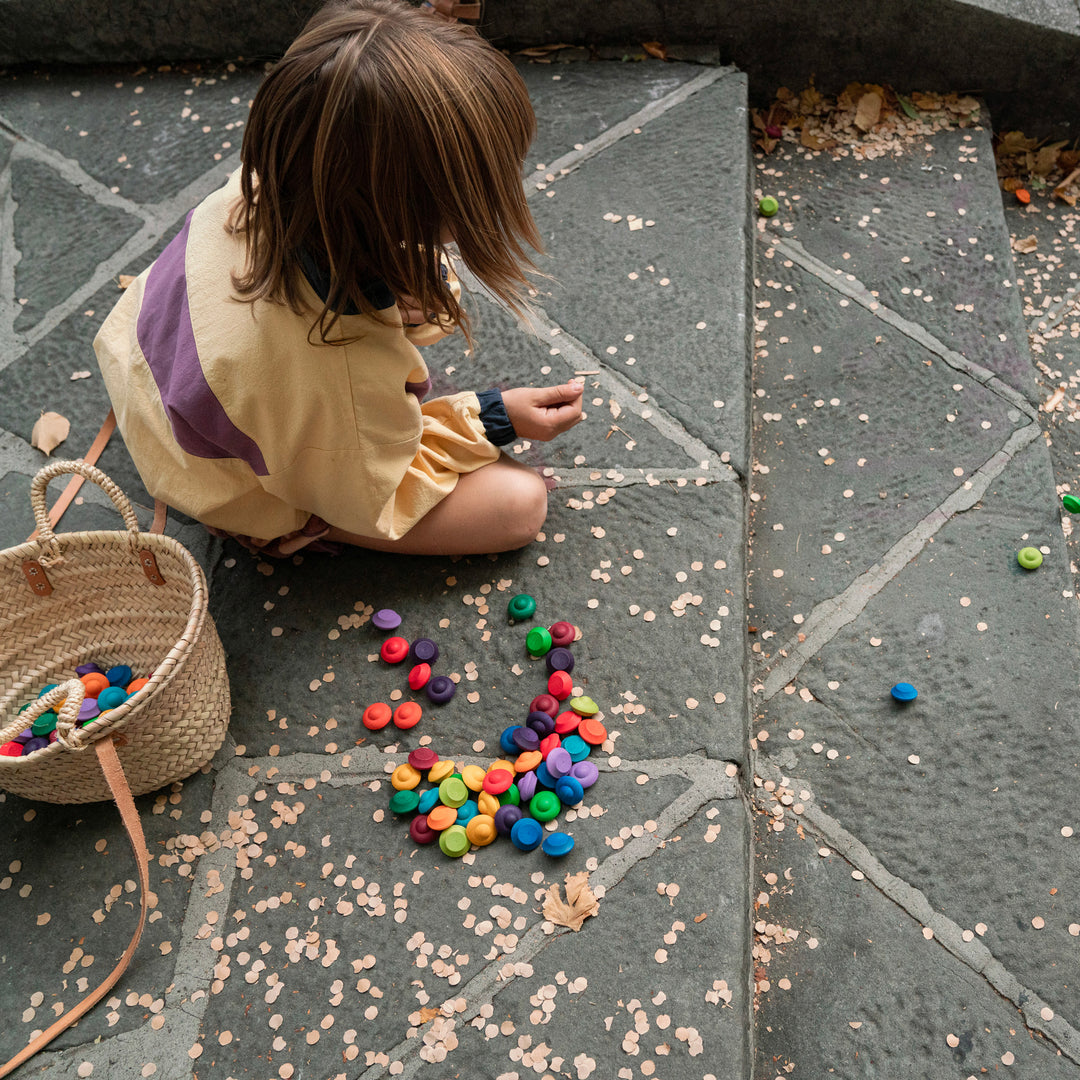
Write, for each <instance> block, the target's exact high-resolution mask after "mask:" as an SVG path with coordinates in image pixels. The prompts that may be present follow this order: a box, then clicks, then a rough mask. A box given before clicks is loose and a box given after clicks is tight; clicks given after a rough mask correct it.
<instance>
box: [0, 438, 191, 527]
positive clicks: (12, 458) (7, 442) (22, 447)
mask: <svg viewBox="0 0 1080 1080" xmlns="http://www.w3.org/2000/svg"><path fill="white" fill-rule="evenodd" d="M75 453H76V451H75V449H74V448H72V450H71V456H75ZM58 460H63V459H62V458H60V457H54V458H48V457H45V455H43V454H42V452H41V451H40V450H36V449H35V448H34V447H32V446H31V445H30V444H29V443H28V442H27V441H26V440H25V439H24V438H22V437H21V436H19V435H16V434H14V433H13V432H10V431H5V430H4V429H3V428H0V476H3V475H4V474H5V473H9V472H18V473H23V474H25V475H26V478H27V484H26V501H27V503H28V504H29V502H30V481H31V480H32V479H33V477H34V476H36V475H37V473H38V472H40V471H41V469H43V468H44V467H45V466H46V465H48V464H50V463H52V462H55V461H58ZM54 483H58V482H57V481H54ZM57 490H59V486H58V488H57ZM55 493H56V491H54V494H55ZM79 498H80V499H82V500H83V501H84V502H92V503H94V504H95V505H97V506H108V507H112V508H113V509H114V510H115V509H116V508H115V506H114V505H113V501H112V499H110V498H109V496H108V495H106V494H105V492H104V491H103V490H102V489H101V488H100V487H98V485H97V484H93V483H91V484H84V485H83V487H81V488H80V489H79ZM131 506H132V509H133V510H134V511H135V513H136V515H138V516H139V519H140V522H139V523H140V526H141V527H142V528H145V529H149V527H150V522H151V520H152V519H153V515H154V511H153V507H145V506H141V505H138V504H136V503H132V504H131ZM121 527H122V521H121V519H120V517H119V514H118V515H117V528H118V529H119V528H121ZM58 535H62V534H58ZM169 535H172V533H171V532H170V534H169Z"/></svg>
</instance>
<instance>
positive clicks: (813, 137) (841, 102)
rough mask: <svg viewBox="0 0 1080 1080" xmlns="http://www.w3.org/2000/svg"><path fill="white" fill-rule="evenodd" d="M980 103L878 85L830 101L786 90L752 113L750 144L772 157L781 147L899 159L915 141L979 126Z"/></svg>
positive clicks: (855, 86)
mask: <svg viewBox="0 0 1080 1080" xmlns="http://www.w3.org/2000/svg"><path fill="white" fill-rule="evenodd" d="M980 108H981V106H980V103H979V101H978V100H977V99H976V98H973V97H970V96H968V95H966V94H955V93H954V94H924V93H921V92H916V93H913V94H911V95H909V96H905V95H904V94H898V93H897V92H896V91H895V90H893V89H892V87H890V86H882V85H879V84H877V83H857V82H855V83H850V84H849V85H848V86H846V87H845V88H844V89H843V90H842V91H841V92H840V93H839V94H838V95H837V96H836V97H835V98H831V97H828V96H826V95H825V94H822V93H821V92H820V91H819V90H818V89H817V88H816V87H815V86H814V84H813V80H811V82H810V85H809V86H808V87H807V88H806V89H805V90H803V91H802V92H801V93H798V94H796V93H795V92H794V91H792V90H790V89H788V88H787V87H786V86H782V87H780V89H779V90H777V92H776V100H775V101H774V102H773V103H772V105H770V106H769V108H768V109H765V110H761V109H752V110H751V113H750V116H751V122H752V124H753V130H754V135H755V145H756V146H757V147H758V148H759V149H761V150H763V151H764V152H765V153H766V154H771V153H772V152H773V150H775V149H776V148H777V146H779V145H780V144H781V143H785V144H789V145H790V144H792V143H794V144H796V145H798V146H801V147H802V148H803V149H804V150H809V151H812V152H827V153H834V154H836V155H838V156H839V155H844V154H847V153H851V154H853V155H854V156H855V157H858V158H865V159H867V160H870V159H873V158H878V157H883V156H885V155H886V154H897V155H898V154H902V153H903V152H904V151H905V149H907V146H908V144H909V140H911V139H912V138H913V137H915V136H925V135H931V134H933V133H934V132H937V131H942V130H945V129H948V128H953V127H969V126H971V125H973V124H977V123H978V122H979V116H980Z"/></svg>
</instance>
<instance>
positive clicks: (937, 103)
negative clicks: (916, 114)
mask: <svg viewBox="0 0 1080 1080" xmlns="http://www.w3.org/2000/svg"><path fill="white" fill-rule="evenodd" d="M911 103H912V104H913V105H914V106H915V108H916V109H922V111H923V112H936V111H937V110H938V109H940V108H941V98H940V97H938V95H937V94H924V93H922V92H921V91H919V90H916V91H915V93H913V94H912V95H911Z"/></svg>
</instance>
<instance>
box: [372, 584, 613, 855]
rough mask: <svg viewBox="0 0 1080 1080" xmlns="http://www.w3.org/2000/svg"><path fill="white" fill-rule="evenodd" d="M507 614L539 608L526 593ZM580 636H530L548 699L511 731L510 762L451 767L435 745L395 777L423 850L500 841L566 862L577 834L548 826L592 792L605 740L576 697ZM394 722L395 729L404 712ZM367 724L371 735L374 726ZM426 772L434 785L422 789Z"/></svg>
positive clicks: (566, 628) (586, 702) (505, 741)
mask: <svg viewBox="0 0 1080 1080" xmlns="http://www.w3.org/2000/svg"><path fill="white" fill-rule="evenodd" d="M508 611H509V614H510V617H511V618H512V619H513V620H515V621H519V620H522V619H527V618H530V617H531V616H532V615H533V614H534V613H535V611H536V601H535V600H534V599H533V598H532V597H531V596H527V595H526V594H520V595H518V596H515V597H514V598H513V599H512V600H511V601H510V604H509V606H508ZM577 636H578V631H577V628H576V627H574V626H573V625H571V624H570V623H567V622H557V623H555V624H554V625H553V626H552V627H550V629H548V628H545V627H541V626H537V627H533V628H532V629H530V630H529V632H528V635H527V637H526V640H525V647H526V649H527V650H528V652H529V654H530V655H531V656H533V657H534V658H536V659H540V658H543V659H544V661H545V665H546V668H547V672H548V680H547V692H546V693H543V694H539V695H537V696H536V697H535V698H533V700H532V702H531V704H530V705H529V714H528V716H527V718H526V720H525V723H524V724H514V725H511V726H510V727H508V728H506V729H505V730H504V731H503V733H502V734H501V735H500V736H499V748H500V749H501V750H502V752H503V753H504V754H505V755H506V757H505V758H500V759H499V760H497V761H493V762H492V763H491V764H490V765H488V766H487V768H482V767H481V766H479V765H465V766H462V767H460V768H458V767H457V766H456V765H455V764H454V762H453V761H448V760H441V759H440V758H439V755H438V754H437V753H436V752H435V751H434V750H432V749H431V748H430V747H427V746H421V747H418V748H417V749H415V750H413V751H412V752H411V753H410V754H409V756H408V760H407V762H406V763H404V764H402V765H399V766H398V767H397V768H396V769H395V770H394V772H393V774H392V775H391V777H390V783H391V785H392V787H393V788H394V794H393V795H392V796H391V798H390V810H391V811H392V812H393V813H395V814H415V815H416V816H415V817H414V818H413V819H412V822H411V823H410V825H409V836H410V837H411V838H412V839H413V841H414V842H415V843H417V844H431V843H434V842H435V841H438V844H439V847H440V849H441V850H442V852H443V853H444V854H445V855H448V856H450V857H452V858H457V857H460V856H462V855H464V854H465V853H466V852H467V851H468V850H469V849H470V848H471V847H473V846H476V847H485V846H487V845H488V844H490V843H492V842H493V841H494V840H495V839H496V838H497V837H500V836H503V837H509V838H510V842H511V843H512V844H513V845H514V847H516V848H518V850H520V851H534V850H535V849H536V848H538V847H539V848H541V850H543V852H544V853H545V854H546V855H551V856H560V855H566V854H568V853H569V852H570V851H571V850H572V849H573V847H574V839H573V837H572V836H569V835H568V834H567V833H563V832H547V835H546V836H545V831H546V830H545V825H546V824H547V823H548V822H550V821H553V820H554V819H555V818H557V817H558V815H559V813H560V812H561V811H562V809H563V807H564V806H578V805H579V804H580V803H581V802H582V801H583V799H584V798H585V791H586V789H588V788H590V787H592V785H593V784H595V783H596V780H597V776H598V775H599V771H598V770H597V767H596V766H595V765H594V764H593V763H592V762H591V761H588V760H587V759H588V756H589V753H590V751H591V750H592V748H593V747H594V746H599V745H601V744H602V743H603V742H604V740H605V739H606V738H607V729H606V728H605V727H604V725H603V724H602V723H601V722H600V720H599V718H598V717H597V714H598V713H599V711H600V709H599V706H598V705H597V704H596V702H594V701H593V700H592V699H591V698H588V697H585V696H580V697H573V696H572V695H573V691H574V681H573V679H572V678H571V677H570V672H571V671H572V670H573V668H574V655H573V653H572V652H571V651H570V649H569V647H568V646H569V645H570V644H572V643H573V642H574V641H575V640H576V639H577ZM391 640H392V639H391ZM421 640H426V639H421ZM414 644H415V643H414ZM406 645H407V643H406ZM395 648H397V647H395ZM410 685H412V676H411V675H410ZM451 685H453V684H452V683H451ZM563 702H565V703H566V708H564V707H563V704H562V703H563ZM405 704H414V703H410V702H407V703H405ZM369 708H371V706H369ZM384 708H386V706H384ZM398 708H399V710H400V709H401V708H402V706H399V707H398ZM365 716H366V711H365ZM394 718H395V722H397V717H396V712H395V715H394ZM417 719H419V716H417ZM413 722H414V723H415V721H413ZM364 723H365V724H367V726H369V727H370V724H368V722H367V720H366V719H365V721H364ZM398 726H399V727H406V726H412V725H411V724H400V723H399V724H398ZM425 773H426V774H427V775H426V780H427V783H428V785H431V786H428V787H424V788H421V784H422V783H423V781H424V779H425V775H424V774H425Z"/></svg>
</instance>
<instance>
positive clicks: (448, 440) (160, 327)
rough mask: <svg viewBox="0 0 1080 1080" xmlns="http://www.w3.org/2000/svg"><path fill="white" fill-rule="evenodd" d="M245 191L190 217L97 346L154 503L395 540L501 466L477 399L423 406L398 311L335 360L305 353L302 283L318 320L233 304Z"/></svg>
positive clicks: (317, 348) (354, 319)
mask: <svg viewBox="0 0 1080 1080" xmlns="http://www.w3.org/2000/svg"><path fill="white" fill-rule="evenodd" d="M239 190H240V188H239V178H238V175H234V177H233V178H232V179H231V180H230V181H229V183H228V184H226V185H225V187H223V188H222V189H220V190H219V191H217V192H215V193H214V194H212V195H210V196H209V197H208V198H207V199H206V200H205V201H204V202H203V203H201V204H200V205H199V206H198V207H196V209H195V210H193V211H192V212H191V214H190V215H189V217H188V220H187V223H186V224H185V226H184V228H183V229H182V230H181V232H180V233H179V234H178V235H177V236H176V237H175V238H174V239H173V240H172V241H171V243H170V244H169V245H168V246H167V247H166V249H165V250H164V251H163V252H162V253H161V255H160V256H159V258H158V259H157V260H156V261H155V262H154V263H153V264H152V265H151V266H150V267H148V268H147V269H146V270H145V271H144V272H143V273H142V274H141V275H139V277H138V278H137V279H136V281H135V282H134V283H133V284H131V285H130V286H129V287H128V288H127V290H126V291H125V293H124V295H123V297H122V298H121V300H120V302H119V303H118V304H117V305H116V307H115V308H114V309H113V311H112V312H111V313H110V315H109V316H108V318H107V319H106V320H105V322H104V324H103V325H102V327H101V330H100V332H99V333H98V335H97V337H96V338H95V340H94V350H95V352H96V353H97V358H98V363H99V365H100V367H101V373H102V377H103V378H104V380H105V385H106V388H107V389H108V392H109V396H110V398H111V399H112V403H113V407H114V409H115V411H116V418H117V425H118V427H119V429H120V431H121V433H122V435H123V437H124V442H125V443H126V445H127V448H128V450H129V452H130V453H131V456H132V458H133V459H134V462H135V466H136V468H137V469H138V470H139V475H140V476H141V477H142V480H143V483H144V484H145V485H146V489H147V491H149V492H150V494H151V495H153V496H154V497H155V498H159V499H161V500H162V501H163V502H165V503H167V504H168V505H169V506H172V507H175V508H176V509H178V510H181V511H182V512H183V513H185V514H188V515H190V516H191V517H194V518H197V519H198V520H199V521H202V522H204V523H205V524H207V525H212V526H215V527H216V528H219V529H224V530H226V531H228V532H232V533H241V534H244V535H250V536H255V537H263V538H267V539H269V538H272V537H276V536H281V535H284V534H285V533H289V532H292V531H293V530H295V529H299V528H301V527H302V526H303V525H304V523H305V522H306V521H307V519H308V517H309V515H311V514H317V515H318V516H319V517H321V518H323V519H324V520H325V521H327V522H328V523H330V524H332V525H336V526H338V527H340V528H342V529H346V530H348V531H350V532H354V533H359V534H360V535H363V536H379V537H385V538H388V539H397V538H398V537H400V536H402V535H404V534H405V533H406V532H408V530H409V529H410V528H411V527H412V526H413V525H414V524H415V523H416V522H417V521H418V520H419V519H420V518H422V517H423V516H424V515H425V514H426V513H427V512H428V511H429V510H430V509H431V508H432V507H433V506H435V505H436V504H437V503H438V502H439V501H440V500H441V499H442V498H444V497H445V496H446V495H448V494H449V493H450V492H451V491H452V490H453V489H454V485H455V484H456V483H457V477H458V475H459V474H460V473H465V472H471V471H472V470H474V469H477V468H479V467H480V466H482V465H486V464H488V463H489V462H491V461H494V460H495V459H496V458H497V457H498V456H499V449H498V447H497V446H495V445H494V444H493V443H491V442H490V441H488V439H487V437H486V435H485V427H484V424H483V423H482V422H481V420H480V402H479V399H478V398H477V396H476V394H475V393H472V392H471V391H470V392H465V393H459V394H454V395H451V396H449V397H440V398H434V399H432V400H430V401H424V402H421V400H420V398H421V397H422V395H423V392H426V389H427V386H429V385H430V384H429V383H428V381H427V380H428V373H427V367H426V366H425V364H424V361H423V359H422V358H421V356H420V353H419V352H418V351H417V349H416V347H415V345H414V344H413V343H412V341H411V340H410V338H409V336H407V331H406V328H404V327H402V325H401V318H400V314H399V312H398V310H397V308H396V307H390V308H387V309H385V310H383V311H381V313H380V314H381V317H382V318H383V319H385V323H382V322H380V321H378V320H377V319H375V318H372V317H370V316H365V315H344V316H342V317H341V319H340V322H339V325H338V328H337V330H336V331H335V332H337V333H340V335H341V337H343V338H355V339H356V340H354V341H352V342H351V343H350V344H347V345H332V346H326V345H321V344H318V345H312V344H311V343H310V342H309V341H308V331H309V329H310V326H311V323H312V321H313V320H314V313H316V312H317V311H318V310H319V308H320V307H321V306H322V305H321V303H320V302H318V301H317V297H316V294H315V292H314V290H311V289H310V286H308V285H307V283H306V282H305V288H308V289H309V292H310V304H311V310H312V314H311V315H310V316H308V315H306V314H305V315H297V314H295V313H294V312H292V311H291V310H290V309H289V308H288V306H286V305H282V304H271V303H266V302H256V303H255V304H249V303H247V302H243V301H239V300H236V299H234V296H235V291H234V289H233V287H232V283H231V280H230V272H231V271H232V270H233V269H234V268H237V269H238V268H240V267H242V266H243V261H244V242H243V238H242V237H236V236H233V235H231V234H230V233H228V232H227V231H226V229H225V222H226V219H227V216H228V212H229V209H230V207H231V206H232V204H233V202H234V200H235V199H236V198H237V197H238V195H239ZM439 336H441V332H440V331H439V329H438V328H437V327H431V326H427V325H425V326H422V327H418V328H416V331H415V333H412V337H413V338H414V340H419V341H420V343H421V344H428V343H429V341H430V340H434V339H435V338H437V337H439ZM316 340H317V337H316Z"/></svg>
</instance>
